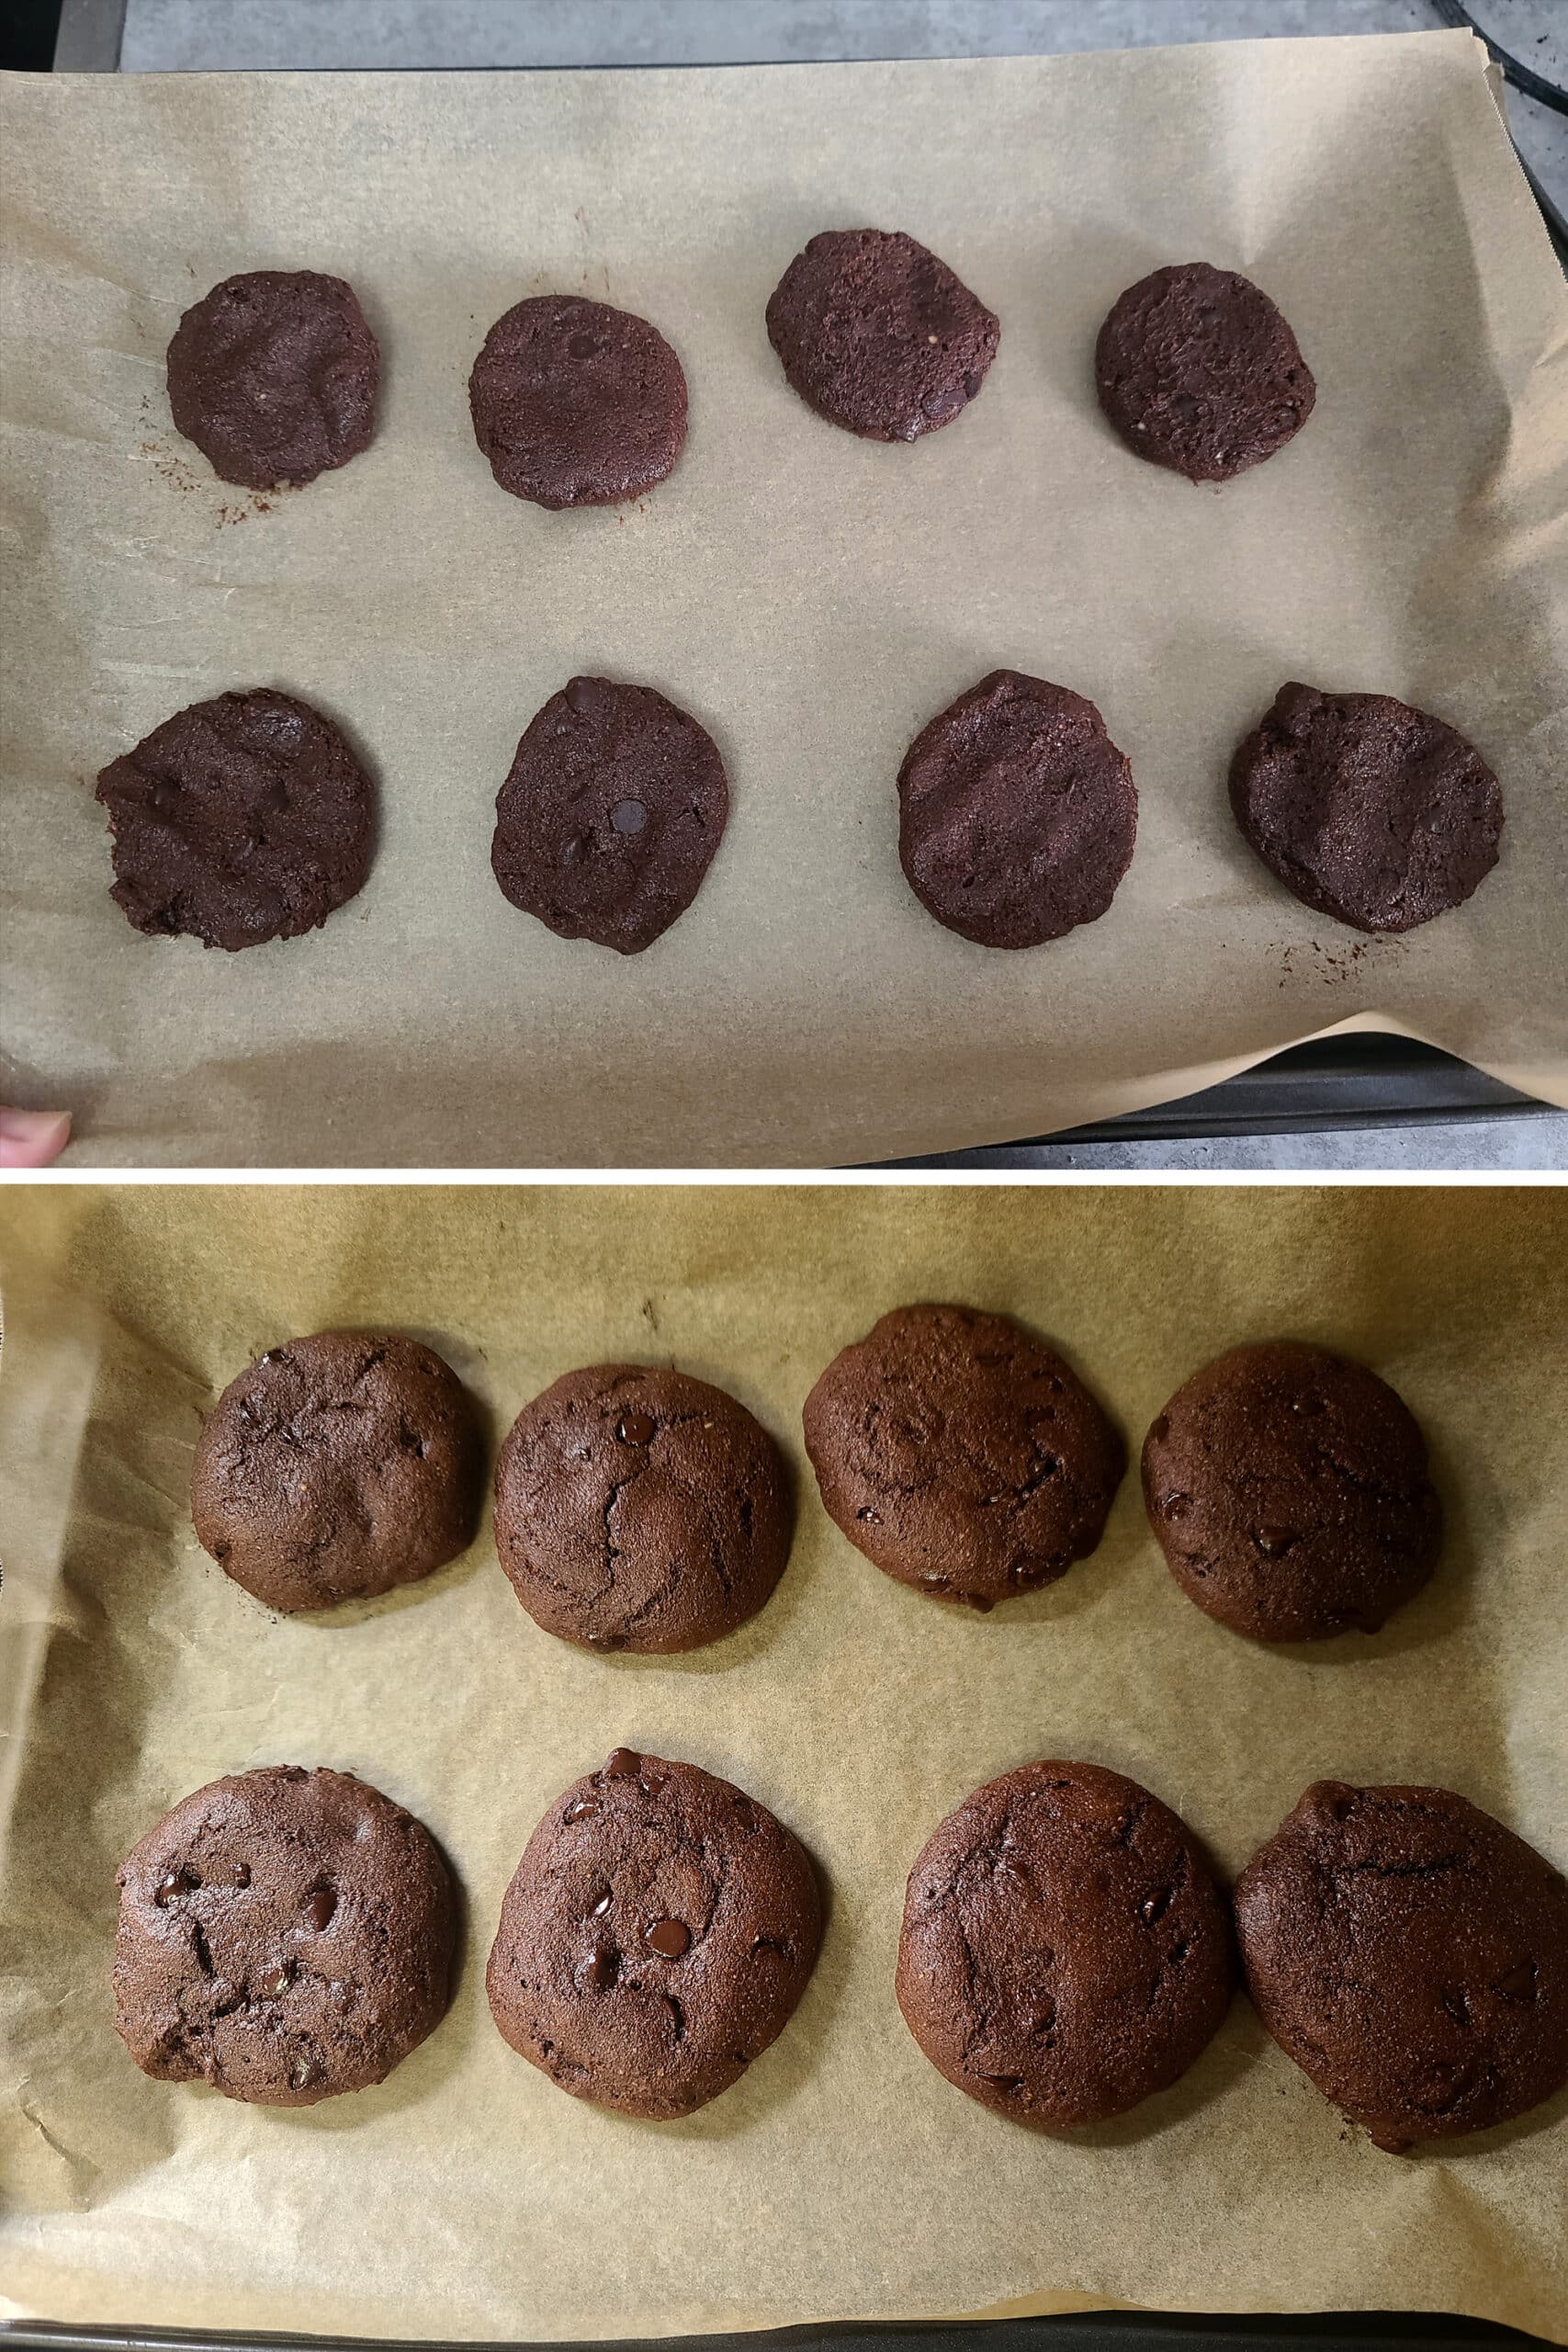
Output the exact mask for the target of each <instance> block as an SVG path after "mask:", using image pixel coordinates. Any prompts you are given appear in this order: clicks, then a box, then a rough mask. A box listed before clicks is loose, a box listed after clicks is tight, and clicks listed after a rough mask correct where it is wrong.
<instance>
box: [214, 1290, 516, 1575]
mask: <svg viewBox="0 0 1568 2352" xmlns="http://www.w3.org/2000/svg"><path fill="white" fill-rule="evenodd" d="M482 1475H483V1461H482V1450H481V1446H480V1442H479V1425H478V1422H477V1420H476V1419H475V1415H474V1409H473V1407H472V1405H471V1404H470V1402H469V1399H468V1393H467V1391H466V1390H465V1389H464V1387H463V1385H462V1383H461V1382H460V1381H459V1380H458V1378H457V1374H456V1373H455V1372H453V1371H452V1370H451V1368H450V1366H449V1365H447V1364H445V1363H442V1361H441V1358H440V1357H439V1356H438V1355H436V1354H435V1353H434V1350H432V1349H430V1348H423V1347H421V1346H420V1344H419V1342H418V1340H404V1339H400V1338H398V1337H397V1336H396V1335H395V1334H394V1333H391V1332H377V1331H317V1332H316V1333H314V1334H313V1335H312V1336H311V1337H310V1339H304V1340H289V1341H288V1345H287V1346H286V1347H280V1348H269V1349H268V1350H267V1352H266V1353H265V1355H264V1356H262V1357H261V1358H260V1359H259V1360H258V1361H257V1362H256V1363H253V1364H247V1365H246V1367H245V1369H244V1371H243V1372H242V1373H241V1374H240V1375H239V1377H238V1378H237V1379H235V1380H231V1382H230V1383H229V1385H228V1387H227V1388H225V1390H224V1391H223V1394H222V1396H221V1397H220V1398H219V1399H218V1402H217V1404H216V1405H215V1406H214V1408H213V1409H212V1411H211V1412H210V1413H209V1415H208V1418H207V1425H206V1427H205V1428H204V1429H203V1430H202V1432H201V1437H200V1440H199V1442H198V1443H197V1449H196V1463H195V1466H194V1469H193V1471H192V1475H191V1494H190V1507H191V1517H192V1519H193V1520H194V1521H195V1522H196V1532H197V1540H198V1542H199V1543H200V1544H201V1546H202V1548H203V1550H204V1551H208V1552H210V1553H211V1555H212V1557H213V1558H214V1559H215V1560H216V1561H217V1562H218V1564H219V1566H220V1567H221V1568H222V1569H223V1571H224V1573H225V1575H227V1576H231V1577H233V1579H234V1582H235V1583H236V1584H241V1585H243V1586H244V1588H245V1590H246V1591H247V1592H254V1594H255V1597H256V1599H257V1600H265V1602H266V1603H267V1606H268V1607H269V1608H272V1609H284V1610H290V1609H326V1608H330V1607H331V1605H332V1604H333V1601H337V1600H367V1599H369V1598H370V1596H371V1595H372V1594H375V1593H378V1592H389V1591H390V1590H391V1589H392V1587H393V1586H394V1585H400V1584H416V1583H417V1582H418V1581H419V1579H420V1577H427V1576H429V1575H430V1573H431V1571H432V1569H433V1568H438V1567H440V1566H442V1564H443V1562H444V1561H446V1560H451V1559H455V1558H456V1557H457V1554H458V1553H459V1552H461V1551H462V1550H463V1549H464V1547H465V1546H466V1545H467V1544H468V1543H469V1542H470V1541H471V1540H472V1537H473V1534H474V1530H475V1527H476V1525H477V1523H478V1519H479V1495H480V1486H481V1479H482Z"/></svg>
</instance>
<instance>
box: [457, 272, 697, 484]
mask: <svg viewBox="0 0 1568 2352" xmlns="http://www.w3.org/2000/svg"><path fill="white" fill-rule="evenodd" d="M468 407H469V410H470V412H471V413H472V416H473V420H474V437H475V439H476V440H477V441H478V443H479V447H480V448H481V449H482V450H483V451H484V453H485V456H486V457H487V458H489V459H490V463H491V472H492V473H493V474H494V476H495V478H496V480H497V481H498V482H499V483H500V484H501V486H502V490H509V491H510V492H512V495H513V498H527V499H531V500H532V501H533V503H534V504H535V505H536V506H548V507H562V506H615V505H618V504H620V503H622V501H624V500H626V499H628V498H637V497H638V496H639V495H640V494H641V492H643V491H645V490H651V489H652V488H653V485H654V483H655V482H660V481H663V480H664V477H665V475H666V474H667V473H669V472H670V471H671V469H672V467H673V466H674V463H675V460H676V458H678V457H679V456H680V454H681V451H682V447H683V446H684V444H685V439H686V379H685V376H684V374H683V373H682V368H681V363H680V361H679V360H678V359H677V358H676V356H675V354H674V353H673V352H672V351H671V348H670V345H668V344H667V343H666V342H665V340H664V337H663V336H662V335H661V334H660V332H659V330H658V328H657V327H651V326H649V322H648V321H647V320H646V319H639V318H637V317H635V316H634V315H633V313H632V312H631V311H613V310H611V309H610V308H609V306H608V305H607V304H606V303H604V302H585V301H583V300H581V299H580V298H579V297H578V296H577V295H574V294H539V295H536V296H535V297H534V298H533V300H530V301H527V302H519V303H517V304H516V305H515V307H514V308H513V309H512V310H510V311H507V312H506V313H505V314H504V316H503V317H502V318H499V319H497V321H496V322H495V324H494V326H492V327H491V331H490V333H489V334H488V335H486V337H485V341H484V348H483V350H482V351H481V352H480V353H479V357H478V358H477V359H476V360H475V362H474V368H473V373H472V375H471V376H470V377H469V379H468Z"/></svg>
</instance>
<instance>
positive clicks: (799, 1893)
mask: <svg viewBox="0 0 1568 2352" xmlns="http://www.w3.org/2000/svg"><path fill="white" fill-rule="evenodd" d="M821 1939H822V1912H821V1902H820V1898H819V1896H818V1891H817V1880H816V1876H815V1874H814V1872H813V1871H812V1868H811V1863H810V1860H808V1858H807V1854H806V1852H805V1850H804V1849H803V1848H802V1847H801V1846H800V1845H799V1844H798V1843H797V1842H796V1840H795V1838H792V1837H791V1835H790V1833H789V1831H788V1830H787V1829H785V1828H784V1826H782V1825H781V1824H780V1823H779V1822H777V1821H775V1820H774V1819H773V1815H772V1814H771V1813H768V1812H766V1811H765V1810H764V1809H763V1807H762V1806H761V1805H760V1804H756V1803H755V1802H754V1801H753V1799H751V1798H750V1797H748V1796H743V1795H742V1794H741V1792H740V1791H739V1789H736V1788H731V1786H730V1784H729V1782H728V1781H716V1780H715V1779H713V1778H712V1776H711V1775H710V1774H708V1773H706V1772H700V1771H698V1770H697V1768H696V1766H695V1765H694V1764H670V1763H666V1762H665V1761H664V1759H663V1758H660V1757H658V1756H638V1755H637V1754H636V1753H635V1752H634V1750H632V1749H631V1748H628V1747H618V1748H617V1749H616V1750H615V1754H614V1755H613V1756H612V1757H611V1758H610V1759H609V1761H608V1763H607V1764H606V1765H605V1766H604V1769H603V1770H602V1771H598V1772H591V1773H590V1774H589V1775H588V1777H587V1778H586V1779H585V1780H581V1781H573V1783H572V1785H571V1787H570V1789H568V1790H567V1792H566V1793H565V1795H564V1796H561V1797H558V1799H557V1800H556V1803H555V1804H553V1805H551V1807H550V1809H549V1811H548V1813H547V1814H546V1815H545V1817H544V1819H543V1820H542V1821H541V1822H540V1824H539V1826H538V1827H537V1828H536V1830H535V1832H534V1834H533V1836H532V1838H529V1840H528V1844H527V1847H526V1849H525V1852H524V1856H523V1859H522V1860H521V1861H520V1862H519V1863H518V1865H517V1871H516V1875H515V1876H514V1878H513V1881H512V1883H511V1885H510V1886H509V1887H508V1888H507V1890H506V1900H505V1902H504V1903H503V1904H502V1912H501V1927H500V1929H499V1932H498V1933H497V1936H496V1939H495V1944H494V1947H493V1949H492V1950H491V1956H490V1968H489V1971H488V1973H487V1974H486V1978H485V1983H486V1988H487V1990H488V1991H489V1994H490V2006H491V2013H492V2015H493V2016H494V2018H495V2022H496V2024H497V2026H498V2027H499V2028H500V2030H501V2032H502V2035H503V2036H504V2038H505V2039H506V2040H507V2041H509V2042H510V2043H511V2044H512V2047H513V2050H516V2051H518V2052H521V2053H522V2055H523V2056H524V2057H525V2058H526V2059H527V2060H528V2061H529V2063H530V2064H532V2065H535V2066H537V2067H539V2068H540V2070H541V2071H542V2072H543V2073H545V2074H547V2075H548V2076H549V2078H550V2080H551V2082H553V2083H555V2084H557V2085H558V2086H559V2088H560V2089H562V2090H563V2091H570V2093H571V2095H572V2097H573V2098H585V2099H590V2100H592V2103H593V2104H594V2106H596V2107H614V2108H619V2109H620V2110H621V2112H622V2113H623V2114H625V2115H647V2116H653V2117H656V2118H660V2119H667V2118H669V2117H671V2116H676V2115H690V2114H691V2112H692V2110H693V2109H694V2108H698V2107H704V2106H705V2105H706V2103H707V2101H708V2100H709V2099H710V2098H717V2097H718V2094H719V2092H720V2091H723V2090H728V2087H729V2086H730V2084H731V2083H733V2082H735V2081H737V2080H738V2079H739V2076H740V2075H742V2074H744V2072H745V2070H746V2068H747V2067H748V2066H749V2065H750V2064H751V2061H752V2059H753V2058H756V2057H759V2056H760V2055H761V2052H763V2051H764V2050H766V2048H767V2047H768V2044H769V2043H770V2042H771V2041H776V2040H777V2038H778V2036H779V2035H780V2034H781V2033H782V2032H783V2031H784V2027H785V2026H786V2025H787V2024H788V2022H789V2019H790V2017H791V2015H792V2013H793V2011H794V2009H795V2003H796V2002H797V2001H798V2000H799V1998H800V1996H801V1994H802V1993H803V1992H804V1991H805V1989H806V1980H807V1977H808V1976H809V1975H810V1973H811V1970H812V1965H813V1963H814V1962H815V1961H816V1958H817V1949H818V1944H819V1943H820V1941H821Z"/></svg>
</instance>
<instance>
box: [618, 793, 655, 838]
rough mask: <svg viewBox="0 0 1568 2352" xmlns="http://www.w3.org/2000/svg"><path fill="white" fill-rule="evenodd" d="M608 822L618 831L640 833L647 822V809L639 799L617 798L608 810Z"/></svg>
mask: <svg viewBox="0 0 1568 2352" xmlns="http://www.w3.org/2000/svg"><path fill="white" fill-rule="evenodd" d="M610 822H611V824H612V825H614V827H615V831H616V832H618V833H640V832H641V831H642V829H643V827H644V826H645V825H646V824H647V822H648V810H647V809H646V808H645V807H644V806H643V803H642V802H641V801H640V800H617V801H616V803H615V807H614V808H613V809H611V811H610Z"/></svg>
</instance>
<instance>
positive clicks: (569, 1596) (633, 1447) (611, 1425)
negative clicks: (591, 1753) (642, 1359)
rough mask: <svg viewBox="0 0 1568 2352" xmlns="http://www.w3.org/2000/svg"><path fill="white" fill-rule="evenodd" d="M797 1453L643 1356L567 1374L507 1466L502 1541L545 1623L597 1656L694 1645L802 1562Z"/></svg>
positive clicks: (726, 1401)
mask: <svg viewBox="0 0 1568 2352" xmlns="http://www.w3.org/2000/svg"><path fill="white" fill-rule="evenodd" d="M793 1525H794V1510H793V1505H792V1498H791V1494H790V1487H789V1479H788V1475H787V1473H786V1471H785V1467H784V1457H783V1456H782V1454H781V1453H780V1452H779V1450H778V1447H777V1446H776V1445H775V1444H774V1443H773V1439H772V1438H771V1437H770V1436H769V1435H768V1432H767V1431H766V1430H764V1429H763V1428H762V1427H761V1424H760V1423H759V1422H758V1421H755V1420H753V1419H752V1418H751V1415H750V1413H749V1412H748V1411H747V1410H746V1408H745V1407H744V1405H739V1404H738V1403H737V1402H736V1400H735V1398H734V1397H728V1396H727V1395H726V1394H725V1392H724V1390H723V1389H722V1388H714V1387H710V1386H709V1385H708V1383H707V1382H706V1381H705V1380H694V1379H692V1378H691V1376H690V1375H689V1374H686V1373H682V1372H672V1371H660V1370H656V1369H655V1368H653V1367H652V1366H649V1365H645V1364H627V1363H608V1364H594V1365H592V1366H590V1367H589V1368H588V1369H587V1370H585V1371H582V1372H569V1373H568V1374H566V1375H565V1376H564V1378H562V1379H560V1380H558V1381H556V1382H555V1383H554V1384H553V1385H551V1386H550V1387H548V1388H547V1389H546V1390H545V1392H544V1394H543V1396H540V1397H535V1399H534V1401H533V1403H532V1404H531V1405H527V1406H525V1408H524V1409H523V1411H522V1412H521V1413H519V1415H518V1416H517V1419H516V1420H515V1421H514V1422H513V1426H512V1430H511V1434H510V1435H509V1436H508V1438H507V1440H506V1442H505V1444H504V1445H503V1446H502V1449H501V1458H500V1460H499V1462H498V1463H497V1464H496V1471H495V1544H496V1550H497V1552H498V1553H499V1555H500V1556H501V1565H502V1567H503V1568H504V1569H505V1570H506V1573H507V1575H508V1576H509V1577H511V1579H512V1584H513V1589H514V1590H515V1592H516V1594H517V1598H518V1600H520V1601H521V1602H522V1603H523V1606H524V1608H525V1610H526V1611H528V1614H529V1615H530V1617H532V1618H533V1620H534V1622H535V1623H536V1624H538V1625H542V1626H543V1627H544V1629H545V1631H546V1632H547V1634H559V1636H560V1637H561V1639H562V1640H563V1641H568V1642H581V1644H582V1645H584V1646H585V1647H586V1648H589V1649H598V1650H646V1651H655V1652H658V1651H669V1650H690V1649H696V1648H698V1647H700V1645H702V1644H703V1643H705V1642H716V1641H717V1640H718V1639H719V1638H720V1637H721V1635H723V1634H728V1633H732V1632H733V1631H734V1629H735V1627H736V1626H737V1625H741V1624H744V1623H745V1622H746V1620H747V1618H748V1617H753V1616H755V1614H756V1612H757V1611H758V1610H759V1609H761V1607H762V1605H763V1603H764V1602H765V1601H766V1600H768V1598H769V1596H770V1594H771V1593H772V1592H773V1587H774V1586H775V1585H776V1584H777V1582H778V1580H779V1578H780V1577H781V1576H782V1575H783V1574H784V1562H785V1561H786V1560H787V1559H788V1557H789V1545H790V1535H791V1532H792V1530H793Z"/></svg>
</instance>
